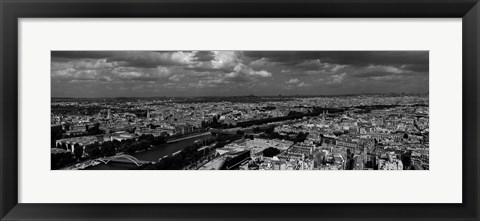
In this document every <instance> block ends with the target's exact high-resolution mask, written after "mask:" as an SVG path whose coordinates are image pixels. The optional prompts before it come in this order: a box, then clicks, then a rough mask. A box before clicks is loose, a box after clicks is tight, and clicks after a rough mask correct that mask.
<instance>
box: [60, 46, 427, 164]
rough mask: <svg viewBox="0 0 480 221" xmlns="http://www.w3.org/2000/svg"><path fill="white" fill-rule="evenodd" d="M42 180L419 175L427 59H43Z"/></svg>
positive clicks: (328, 54) (154, 54)
mask: <svg viewBox="0 0 480 221" xmlns="http://www.w3.org/2000/svg"><path fill="white" fill-rule="evenodd" d="M50 68H51V70H50V75H51V79H50V81H51V105H50V106H51V116H50V119H51V148H50V150H51V153H50V157H51V170H429V51H241V50H219V51H51V64H50Z"/></svg>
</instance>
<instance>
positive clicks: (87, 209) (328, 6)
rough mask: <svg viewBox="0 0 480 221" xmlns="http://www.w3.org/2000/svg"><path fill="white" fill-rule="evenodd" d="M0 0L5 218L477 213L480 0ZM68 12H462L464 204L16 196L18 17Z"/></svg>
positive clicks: (433, 216)
mask: <svg viewBox="0 0 480 221" xmlns="http://www.w3.org/2000/svg"><path fill="white" fill-rule="evenodd" d="M0 2H1V3H0V15H1V42H0V43H1V48H0V51H1V59H0V66H1V75H0V82H1V89H0V104H1V115H0V125H1V127H0V130H1V133H0V145H1V147H0V153H1V160H0V166H1V168H0V171H1V174H0V177H1V183H0V192H1V199H0V200H1V203H0V215H1V220H87V219H88V220H100V219H109V220H147V219H148V220H187V219H188V220H191V219H193V220H374V219H376V220H472V221H473V220H479V207H480V205H479V160H480V157H479V151H478V148H479V138H478V135H479V128H478V126H479V118H478V116H479V98H478V95H479V73H480V72H479V71H480V69H479V68H480V67H479V66H480V65H479V64H480V57H479V53H480V44H479V41H480V36H479V35H480V4H479V3H478V0H366V1H363V0H142V1H135V0H119V1H109V0H99V1H95V0H63V1H60V0H37V1H35V0H1V1H0ZM64 17H65V18H76V17H82V18H83V17H85V18H107V17H108V18H120V17H121V18H134V17H188V18H191V17H212V18H226V17H258V18H266V17H268V18H296V17H303V18H312V17H334V18H340V17H348V18H352V17H363V18H364V17H371V18H392V17H395V18H398V17H400V18H426V17H429V18H430V17H431V18H446V17H456V18H462V20H463V24H462V28H463V30H462V32H463V33H462V34H463V39H462V41H463V52H462V53H463V75H462V83H463V89H462V90H463V91H462V93H463V95H462V96H463V98H462V102H463V116H462V121H463V147H462V148H463V165H462V167H463V203H461V204H23V203H18V187H17V184H18V174H17V171H18V154H17V145H18V141H17V139H18V129H19V128H18V80H17V77H18V75H17V73H18V72H17V71H18V67H17V64H18V39H17V38H18V23H17V21H18V19H19V18H64ZM446 43H448V42H446ZM39 191H41V189H40V190H39Z"/></svg>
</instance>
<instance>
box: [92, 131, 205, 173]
mask: <svg viewBox="0 0 480 221" xmlns="http://www.w3.org/2000/svg"><path fill="white" fill-rule="evenodd" d="M211 137H213V135H211V134H207V135H203V136H198V137H192V138H188V139H185V140H181V141H178V142H175V143H170V144H162V145H160V146H157V147H155V148H152V149H149V150H146V151H143V152H138V153H135V154H133V155H132V156H134V157H136V158H137V159H139V160H145V161H158V160H159V159H161V158H163V157H164V156H167V155H172V154H173V153H175V152H177V151H180V150H183V149H184V148H185V147H187V146H189V145H191V144H193V143H194V142H195V141H196V140H205V139H208V138H211ZM135 168H136V166H135V165H133V164H132V165H130V164H119V163H111V164H103V163H102V164H99V165H97V166H93V167H87V168H86V170H128V169H135Z"/></svg>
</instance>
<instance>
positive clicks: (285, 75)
mask: <svg viewBox="0 0 480 221" xmlns="http://www.w3.org/2000/svg"><path fill="white" fill-rule="evenodd" d="M428 91H429V52H428V51H51V94H52V97H75V98H98V97H159V96H165V97H206V96H244V95H247V96H248V94H258V95H259V96H276V95H278V94H282V96H295V95H299V96H308V95H312V94H319V95H315V96H331V95H342V94H361V93H362V92H364V93H365V94H390V93H416V94H420V93H428Z"/></svg>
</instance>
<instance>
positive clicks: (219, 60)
mask: <svg viewBox="0 0 480 221" xmlns="http://www.w3.org/2000/svg"><path fill="white" fill-rule="evenodd" d="M213 54H214V59H213V60H212V61H211V64H212V67H213V68H214V69H226V68H233V67H235V66H236V65H237V64H238V63H240V62H241V59H240V52H237V51H214V52H213Z"/></svg>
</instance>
